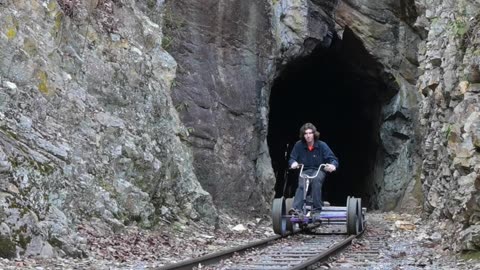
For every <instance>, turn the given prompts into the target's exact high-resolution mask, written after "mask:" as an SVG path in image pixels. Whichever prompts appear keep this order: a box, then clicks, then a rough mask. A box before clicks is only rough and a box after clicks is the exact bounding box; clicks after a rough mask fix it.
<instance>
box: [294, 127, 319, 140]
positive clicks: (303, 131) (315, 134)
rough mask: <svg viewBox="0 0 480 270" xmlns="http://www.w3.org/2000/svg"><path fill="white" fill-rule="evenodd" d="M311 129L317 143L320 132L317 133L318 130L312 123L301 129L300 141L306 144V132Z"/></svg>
mask: <svg viewBox="0 0 480 270" xmlns="http://www.w3.org/2000/svg"><path fill="white" fill-rule="evenodd" d="M307 129H311V130H312V131H313V136H314V138H315V141H316V140H318V139H320V132H318V131H317V128H316V127H315V126H314V125H313V124H312V123H306V124H304V125H303V126H302V127H301V128H300V135H299V137H300V139H301V140H302V141H304V142H305V137H304V136H303V135H305V130H307Z"/></svg>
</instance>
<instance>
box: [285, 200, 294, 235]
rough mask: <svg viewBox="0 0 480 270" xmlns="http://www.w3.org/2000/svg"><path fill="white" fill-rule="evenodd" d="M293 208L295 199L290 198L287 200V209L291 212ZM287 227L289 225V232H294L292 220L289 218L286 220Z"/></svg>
mask: <svg viewBox="0 0 480 270" xmlns="http://www.w3.org/2000/svg"><path fill="white" fill-rule="evenodd" d="M292 206H293V198H288V199H286V200H285V208H286V209H287V211H290V209H292ZM286 223H287V224H286V225H287V231H291V232H293V223H292V222H291V221H290V218H287V219H286Z"/></svg>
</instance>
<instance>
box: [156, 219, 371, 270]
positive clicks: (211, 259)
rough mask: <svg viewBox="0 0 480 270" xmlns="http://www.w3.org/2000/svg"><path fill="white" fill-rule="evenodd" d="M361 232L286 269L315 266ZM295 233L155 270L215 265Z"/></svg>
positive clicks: (315, 225) (311, 227)
mask: <svg viewBox="0 0 480 270" xmlns="http://www.w3.org/2000/svg"><path fill="white" fill-rule="evenodd" d="M318 226H319V225H318V224H311V225H309V226H307V228H305V229H313V228H315V227H318ZM300 231H303V230H298V231H295V233H297V232H300ZM307 231H308V230H307ZM363 232H364V231H362V232H361V233H359V234H358V235H351V236H349V237H347V238H346V239H344V240H342V241H341V242H339V243H337V244H335V245H333V246H332V247H330V248H329V249H328V250H326V251H324V252H322V253H320V254H318V255H316V256H314V257H312V258H310V259H308V260H307V261H305V262H303V263H301V264H299V265H296V266H294V267H292V268H288V269H289V270H294V269H305V268H306V267H308V266H310V265H312V264H315V263H317V262H319V261H321V260H324V259H326V258H328V257H329V256H332V255H333V254H335V253H337V252H338V251H339V250H340V249H342V248H345V247H346V246H348V245H349V244H350V243H351V242H352V240H353V239H354V238H356V237H359V236H361V235H362V234H363ZM295 233H290V232H288V233H287V234H285V235H284V236H280V235H275V236H272V237H269V238H266V239H263V240H259V241H255V242H252V243H248V244H246V245H241V246H237V247H233V248H229V249H225V250H221V251H218V252H215V253H211V254H208V255H205V256H201V257H197V258H193V259H189V260H185V261H181V262H178V263H174V264H169V265H164V266H161V267H158V268H155V269H157V270H186V269H193V268H194V267H198V266H199V265H200V264H201V265H203V266H205V265H212V264H215V263H219V262H221V261H222V260H224V259H227V258H230V257H232V256H233V255H235V254H243V253H246V252H247V251H249V250H251V249H253V248H258V247H263V246H267V245H270V244H271V243H272V242H274V241H276V240H278V239H281V238H285V237H286V236H289V235H292V234H295ZM319 234H320V235H323V233H319ZM335 234H343V233H333V235H335ZM330 235H332V234H330Z"/></svg>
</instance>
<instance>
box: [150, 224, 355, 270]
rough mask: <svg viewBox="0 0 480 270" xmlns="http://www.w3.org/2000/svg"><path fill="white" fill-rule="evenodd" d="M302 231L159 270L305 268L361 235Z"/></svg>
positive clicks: (336, 228) (338, 229)
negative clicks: (302, 232)
mask: <svg viewBox="0 0 480 270" xmlns="http://www.w3.org/2000/svg"><path fill="white" fill-rule="evenodd" d="M305 231H306V232H308V233H305V234H299V233H296V234H287V235H285V236H284V237H282V236H273V237H270V238H267V239H265V240H261V241H257V242H253V243H249V244H246V245H244V246H240V247H235V248H231V249H227V250H224V251H220V252H216V253H213V254H209V255H206V256H202V257H198V258H195V259H191V260H187V261H183V262H180V263H175V264H171V265H166V266H163V267H160V268H158V269H159V270H171V269H172V270H173V269H175V270H177V269H225V270H226V269H229V270H236V269H250V270H253V269H272V270H273V269H289V270H293V269H305V268H307V267H308V266H311V265H314V264H316V263H318V262H319V261H324V260H326V259H327V258H328V257H330V256H333V255H334V254H336V253H337V252H338V251H340V250H342V249H344V248H345V247H347V246H349V245H350V244H351V243H352V241H353V239H355V238H356V237H358V236H359V235H361V234H359V235H347V234H346V232H345V229H344V226H342V227H339V226H335V225H332V226H329V227H325V226H322V227H318V226H309V227H307V228H306V230H304V232H305ZM297 232H298V231H297Z"/></svg>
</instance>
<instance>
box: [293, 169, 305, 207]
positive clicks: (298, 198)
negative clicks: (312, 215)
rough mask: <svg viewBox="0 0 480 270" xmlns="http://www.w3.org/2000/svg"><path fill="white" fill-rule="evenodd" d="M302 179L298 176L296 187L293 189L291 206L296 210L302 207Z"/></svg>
mask: <svg viewBox="0 0 480 270" xmlns="http://www.w3.org/2000/svg"><path fill="white" fill-rule="evenodd" d="M303 189H304V186H303V179H302V178H301V177H298V187H297V190H296V191H295V197H294V198H293V205H292V207H293V208H294V209H296V210H302V208H303Z"/></svg>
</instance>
